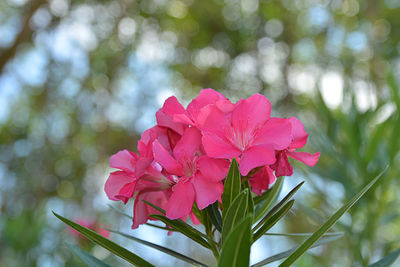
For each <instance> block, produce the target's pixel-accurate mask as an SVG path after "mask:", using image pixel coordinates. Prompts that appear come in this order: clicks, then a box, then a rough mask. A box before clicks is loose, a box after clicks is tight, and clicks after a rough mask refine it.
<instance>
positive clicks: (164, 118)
mask: <svg viewBox="0 0 400 267" xmlns="http://www.w3.org/2000/svg"><path fill="white" fill-rule="evenodd" d="M156 119H157V124H158V125H159V126H163V127H167V128H169V129H172V130H174V131H175V132H177V133H178V134H182V133H183V129H184V126H185V125H184V124H182V123H178V122H175V121H174V119H173V117H172V116H170V115H168V114H166V113H164V112H162V110H159V111H157V112H156Z"/></svg>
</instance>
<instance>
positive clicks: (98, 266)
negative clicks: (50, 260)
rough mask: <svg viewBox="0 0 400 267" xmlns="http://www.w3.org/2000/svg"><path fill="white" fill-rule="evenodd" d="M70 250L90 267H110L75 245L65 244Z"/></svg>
mask: <svg viewBox="0 0 400 267" xmlns="http://www.w3.org/2000/svg"><path fill="white" fill-rule="evenodd" d="M65 244H66V245H67V246H68V248H69V249H70V250H71V251H72V253H74V254H75V255H76V256H77V257H78V258H80V259H81V260H82V261H83V262H84V263H86V264H87V265H88V266H90V267H110V265H108V264H107V263H105V262H104V261H101V260H99V259H98V258H96V257H94V256H92V255H90V254H89V253H87V252H86V251H84V250H82V249H80V248H78V247H77V246H75V245H72V244H70V243H68V242H66V243H65Z"/></svg>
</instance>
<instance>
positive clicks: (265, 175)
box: [249, 166, 276, 196]
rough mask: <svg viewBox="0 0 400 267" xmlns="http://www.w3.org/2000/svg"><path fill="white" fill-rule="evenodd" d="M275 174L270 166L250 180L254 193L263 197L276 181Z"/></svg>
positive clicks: (263, 168)
mask: <svg viewBox="0 0 400 267" xmlns="http://www.w3.org/2000/svg"><path fill="white" fill-rule="evenodd" d="M273 172H274V171H273V170H272V169H271V168H270V167H269V166H264V167H262V169H261V170H260V171H258V172H257V173H256V174H255V175H254V176H253V177H251V178H249V183H250V186H251V189H252V191H253V192H254V193H256V194H257V195H259V196H261V195H262V193H264V191H266V190H268V189H269V188H270V185H271V184H273V183H274V182H275V180H276V177H275V175H274V173H273Z"/></svg>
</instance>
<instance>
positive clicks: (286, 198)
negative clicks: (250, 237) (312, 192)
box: [253, 181, 304, 231]
mask: <svg viewBox="0 0 400 267" xmlns="http://www.w3.org/2000/svg"><path fill="white" fill-rule="evenodd" d="M303 184H304V181H303V182H301V183H299V184H298V185H296V187H295V188H293V189H292V190H291V191H290V192H289V193H288V194H287V195H286V196H285V197H284V198H283V199H282V200H281V201H279V203H278V204H276V205H275V206H274V207H273V208H272V209H271V210H270V211H269V212H268V213H267V215H265V216H264V218H262V220H261V221H259V222H258V223H257V225H256V226H255V227H254V228H253V231H255V230H257V229H258V228H260V227H261V225H263V224H264V222H265V221H266V220H267V219H268V218H269V217H270V216H272V215H273V214H274V213H275V212H276V211H277V210H279V209H280V207H282V206H283V205H284V204H286V202H287V201H288V200H289V199H290V198H291V197H292V196H293V195H294V194H295V193H296V192H297V190H299V188H300V187H301V186H302V185H303Z"/></svg>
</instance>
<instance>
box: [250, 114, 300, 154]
mask: <svg viewBox="0 0 400 267" xmlns="http://www.w3.org/2000/svg"><path fill="white" fill-rule="evenodd" d="M291 131H292V126H291V124H290V121H289V120H288V119H281V118H271V119H270V120H268V121H267V122H266V123H265V124H264V126H263V127H262V128H261V129H259V131H258V132H257V134H256V136H255V138H254V142H253V144H254V145H260V144H271V145H273V147H274V149H276V150H283V149H286V148H288V147H289V145H290V141H291Z"/></svg>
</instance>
